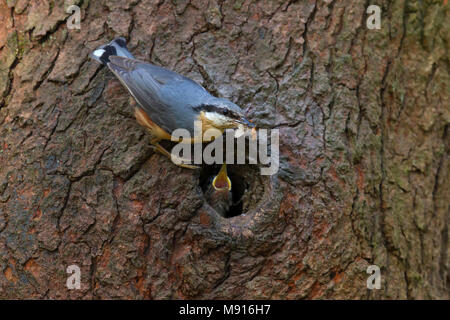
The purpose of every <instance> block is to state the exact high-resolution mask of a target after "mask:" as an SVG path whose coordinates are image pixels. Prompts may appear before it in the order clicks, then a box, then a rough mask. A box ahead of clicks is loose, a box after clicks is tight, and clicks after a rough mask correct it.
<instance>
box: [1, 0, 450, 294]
mask: <svg viewBox="0 0 450 320" xmlns="http://www.w3.org/2000/svg"><path fill="white" fill-rule="evenodd" d="M66 2H67V3H66V4H65V6H64V5H63V4H62V3H63V1H52V0H40V1H27V0H7V1H1V2H0V20H1V21H2V23H1V25H0V99H1V100H0V108H1V109H0V124H1V127H0V298H2V299H5V298H49V299H55V298H56V299H60V298H64V299H66V298H70V299H79V298H86V299H91V298H126V299H128V298H129V299H143V298H145V299H147V298H148V299H170V298H172V299H180V298H181V299H184V298H195V299H211V298H212V299H218V298H226V299H235V298H240V299H255V298H258V299H259V298H268V299H303V298H305V299H321V298H330V299H349V298H350V299H366V298H369V299H377V298H381V299H399V298H409V299H428V298H433V299H448V297H449V294H448V283H449V273H448V268H449V255H448V251H449V249H448V225H449V215H448V209H449V193H448V190H449V189H450V185H449V181H450V179H449V157H448V155H449V139H448V136H447V131H448V123H449V122H450V113H449V107H448V106H449V105H450V99H449V89H448V86H449V83H450V78H449V54H448V49H449V48H448V46H449V43H450V41H449V35H450V32H449V31H450V27H449V23H450V18H449V10H448V4H447V0H435V1H419V0H417V1H416V0H410V1H387V0H385V1H381V0H375V1H370V3H369V1H357V2H356V3H355V2H353V1H349V0H342V1H337V0H328V1H314V0H297V1H295V0H294V1H279V0H266V1H256V0H235V1H221V0H191V1H188V0H172V1H169V0H141V1H139V0H132V1H127V2H125V1H119V0H103V1H88V0H84V1H82V0H81V1H80V0H79V1H76V0H73V1H72V2H71V3H74V4H77V5H79V7H80V8H81V24H80V29H79V30H77V29H68V27H67V24H66V21H67V20H68V18H69V16H70V13H66V12H65V11H66V9H67V7H68V5H69V4H71V3H69V2H70V1H66ZM369 4H375V5H379V6H380V8H381V29H379V30H377V29H368V27H367V26H366V21H367V19H368V18H369V17H370V14H369V13H366V9H367V7H368V6H369ZM117 36H124V37H126V38H127V39H128V40H129V42H128V46H129V48H130V50H131V51H132V52H133V54H134V55H135V56H136V57H137V58H138V59H142V60H145V61H151V62H153V63H155V64H158V65H162V66H165V67H167V68H169V69H172V70H175V71H177V72H179V73H181V74H183V75H186V76H188V77H190V78H192V79H194V80H196V81H198V82H199V83H200V84H202V85H203V86H205V88H207V89H208V90H209V91H210V92H211V93H213V94H215V95H218V96H221V97H226V98H229V99H230V100H232V101H234V102H236V103H237V104H239V105H240V106H242V107H243V108H245V109H246V110H247V113H248V114H249V118H250V120H252V121H253V122H254V123H256V124H257V126H258V127H260V128H276V129H279V132H280V162H281V163H280V170H279V171H278V173H277V174H275V175H273V176H261V175H259V174H257V171H255V166H254V165H253V166H252V165H242V166H238V165H236V166H231V167H230V176H231V178H232V180H233V185H236V186H237V188H238V189H239V192H240V193H241V194H243V200H242V202H241V204H242V208H241V209H242V210H241V209H239V208H238V209H236V210H235V212H234V213H233V214H234V215H235V216H234V217H228V218H222V217H219V216H218V215H217V213H215V212H214V211H213V210H212V209H211V207H210V206H209V205H208V204H207V203H206V201H205V197H204V195H203V192H202V188H201V181H203V180H204V178H205V177H207V176H208V175H210V174H213V173H214V172H215V171H214V170H215V169H216V167H213V168H208V167H206V169H205V168H204V169H202V170H200V171H198V170H197V171H195V170H187V169H182V168H179V167H176V166H175V165H174V164H173V163H171V162H170V161H169V160H168V159H166V158H164V157H163V156H162V155H160V154H156V153H154V152H153V150H152V149H151V148H150V144H149V135H148V134H147V133H146V132H145V130H144V129H143V128H142V127H140V126H139V124H137V122H136V121H135V120H134V117H133V106H132V105H133V103H134V102H133V101H132V99H130V96H129V94H128V92H127V91H126V90H125V89H124V88H123V87H122V86H121V84H120V82H119V81H118V80H117V79H116V78H115V77H114V76H113V75H112V73H111V72H110V71H108V70H107V68H104V67H102V66H100V65H99V64H97V63H96V62H95V61H93V60H91V59H89V57H88V54H89V52H90V51H92V50H93V49H95V48H96V47H98V46H99V45H101V44H104V43H106V42H108V41H110V40H111V39H113V38H114V37H117ZM202 179H203V180H202ZM245 188H247V191H246V192H244V190H245ZM241 211H242V212H241ZM241 213H242V214H241ZM70 265H76V266H79V268H80V270H81V288H80V289H69V288H68V287H67V286H66V281H67V279H68V277H70V276H71V274H70V273H67V272H66V270H67V267H68V266H70ZM370 265H376V266H378V267H379V268H380V272H381V288H380V289H373V290H371V289H368V287H367V279H368V277H369V276H370V274H368V273H367V272H366V270H367V268H368V266H370Z"/></svg>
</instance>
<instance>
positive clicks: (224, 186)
mask: <svg viewBox="0 0 450 320" xmlns="http://www.w3.org/2000/svg"><path fill="white" fill-rule="evenodd" d="M212 185H213V187H214V189H216V190H228V191H230V190H231V180H230V178H228V175H227V164H226V163H224V164H223V165H222V168H220V171H219V173H218V174H217V176H215V178H214V180H213V182H212Z"/></svg>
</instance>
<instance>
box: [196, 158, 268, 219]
mask: <svg viewBox="0 0 450 320" xmlns="http://www.w3.org/2000/svg"><path fill="white" fill-rule="evenodd" d="M220 167H221V165H211V166H205V167H203V168H202V169H201V171H200V179H199V183H200V187H201V189H202V191H203V194H206V192H207V190H208V189H209V188H211V184H212V181H213V179H214V177H215V176H216V175H217V174H218V173H219V170H220ZM227 174H228V177H229V178H230V180H231V195H232V199H233V201H232V205H231V206H230V207H229V209H228V210H227V211H226V212H225V214H224V215H223V216H224V217H225V218H232V217H236V216H239V215H242V214H243V213H246V212H248V211H249V210H251V209H252V208H254V207H255V206H256V204H257V203H258V202H259V201H260V200H261V198H262V196H263V193H264V186H263V178H262V176H261V175H260V172H259V167H258V166H256V165H227Z"/></svg>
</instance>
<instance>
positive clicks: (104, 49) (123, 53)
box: [91, 37, 134, 65]
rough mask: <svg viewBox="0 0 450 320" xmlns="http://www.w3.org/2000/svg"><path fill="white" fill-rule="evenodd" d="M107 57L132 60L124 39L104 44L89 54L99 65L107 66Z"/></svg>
mask: <svg viewBox="0 0 450 320" xmlns="http://www.w3.org/2000/svg"><path fill="white" fill-rule="evenodd" d="M109 56H120V57H126V58H131V59H134V57H133V55H132V54H131V53H130V51H128V49H127V42H126V41H125V38H122V37H121V38H116V39H114V40H113V41H111V42H110V43H108V44H104V45H102V46H100V47H99V48H97V49H96V50H94V51H92V52H91V57H92V58H93V59H95V60H96V61H97V62H99V63H101V64H105V65H106V64H108V62H109Z"/></svg>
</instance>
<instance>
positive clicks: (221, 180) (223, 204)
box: [205, 163, 233, 217]
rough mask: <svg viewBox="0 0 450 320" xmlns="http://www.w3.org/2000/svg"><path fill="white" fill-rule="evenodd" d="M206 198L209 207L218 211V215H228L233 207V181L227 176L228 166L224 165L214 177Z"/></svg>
mask: <svg viewBox="0 0 450 320" xmlns="http://www.w3.org/2000/svg"><path fill="white" fill-rule="evenodd" d="M205 197H206V199H207V201H208V203H209V205H210V206H211V207H212V208H213V209H214V210H216V212H217V213H218V214H220V215H221V216H222V217H225V215H226V213H227V212H228V211H229V210H230V207H231V206H232V205H233V195H232V194H231V180H230V178H228V175H227V165H226V163H224V164H223V165H222V167H221V168H220V171H219V173H218V174H217V176H215V177H214V179H213V180H212V182H211V184H210V185H209V187H208V189H207V190H206V192H205Z"/></svg>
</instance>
